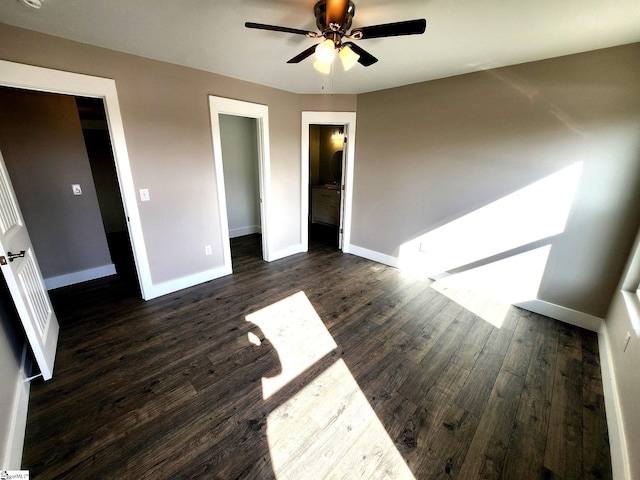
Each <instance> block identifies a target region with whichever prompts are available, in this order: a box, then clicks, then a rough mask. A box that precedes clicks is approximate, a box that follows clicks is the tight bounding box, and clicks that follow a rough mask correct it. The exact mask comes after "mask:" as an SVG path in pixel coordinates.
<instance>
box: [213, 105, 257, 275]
mask: <svg viewBox="0 0 640 480" xmlns="http://www.w3.org/2000/svg"><path fill="white" fill-rule="evenodd" d="M219 119H220V141H221V147H222V164H223V170H224V185H225V195H226V203H227V221H228V225H229V239H230V243H231V258H232V262H233V264H234V265H235V264H236V263H237V262H238V261H239V259H241V258H242V257H246V256H251V257H255V256H257V257H260V258H262V248H261V244H262V241H261V236H262V228H261V219H260V217H261V214H260V167H259V158H260V157H259V154H258V144H259V142H258V136H257V134H258V125H257V119H255V118H250V117H243V116H239V115H227V114H222V113H221V114H220V115H219Z"/></svg>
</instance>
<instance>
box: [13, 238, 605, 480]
mask: <svg viewBox="0 0 640 480" xmlns="http://www.w3.org/2000/svg"><path fill="white" fill-rule="evenodd" d="M232 252H233V258H234V260H233V265H234V272H235V273H234V274H233V275H231V276H227V277H225V278H221V279H218V280H215V281H211V282H208V283H206V284H203V285H200V286H197V287H193V288H190V289H187V290H183V291H181V292H177V293H175V294H171V295H167V296H164V297H161V298H159V299H155V300H152V301H149V302H144V301H142V300H140V299H139V298H136V296H137V292H136V291H135V288H132V286H131V283H126V282H119V281H118V280H117V278H110V279H103V280H98V281H93V282H88V283H85V284H82V285H79V286H73V287H67V288H64V289H59V290H57V291H54V292H52V300H53V303H54V307H55V309H56V312H57V314H58V318H59V321H60V325H61V331H60V340H59V347H58V354H57V359H56V367H55V373H54V377H53V379H52V380H51V381H49V382H46V383H45V382H40V381H35V382H34V383H33V385H32V389H31V398H30V404H29V414H28V424H27V432H26V440H25V449H24V456H23V468H25V469H28V470H29V471H30V473H31V475H32V478H37V479H50V478H71V479H96V478H127V479H129V478H154V479H155V478H211V479H218V478H219V479H234V478H243V479H245V478H255V479H275V478H277V479H288V480H293V479H320V478H345V479H350V478H366V479H372V478H387V479H388V478H415V479H436V478H438V479H439V478H459V479H479V478H506V479H511V478H515V479H531V478H553V479H576V478H597V479H606V478H611V465H610V456H609V441H608V435H607V426H606V418H605V412H604V400H603V393H602V380H601V376H600V364H599V358H598V348H597V337H596V335H595V334H594V333H592V332H588V331H585V330H582V329H579V328H574V327H571V326H568V325H565V324H561V323H559V322H556V321H553V320H551V319H549V318H546V317H543V316H540V315H536V314H533V313H530V312H527V311H524V310H520V309H517V308H513V307H512V308H511V309H510V310H509V312H508V315H507V317H506V318H505V320H504V323H503V324H502V326H501V328H496V327H494V326H492V325H491V324H489V323H487V322H485V321H484V320H483V319H482V318H480V317H478V316H476V315H474V314H473V313H471V312H469V311H467V310H465V309H464V308H462V307H461V306H460V305H458V304H457V303H455V302H453V301H451V300H449V299H448V298H447V297H445V296H444V295H442V294H441V293H439V292H437V291H435V290H434V289H433V288H431V287H430V283H429V282H424V281H417V280H415V279H411V278H408V277H406V276H404V275H403V274H402V273H401V272H399V271H398V270H395V269H393V268H388V267H385V266H383V265H380V264H377V263H374V262H370V261H368V260H365V259H362V258H358V257H355V256H351V255H347V254H342V253H341V252H340V251H337V250H335V249H333V248H329V247H325V246H322V245H314V246H313V248H312V249H311V250H310V252H309V253H307V254H300V255H295V256H293V257H290V258H287V259H283V260H279V261H276V262H272V263H265V262H263V261H262V260H261V255H260V240H259V238H258V237H257V236H250V237H243V238H242V239H237V240H235V241H234V242H233V245H232ZM300 292H303V293H300ZM267 307H268V308H267ZM276 322H280V323H276ZM294 327H298V328H294ZM291 355H297V357H295V358H290V356H291ZM276 380H279V383H278V382H276ZM269 382H274V383H273V384H269ZM276 383H277V387H273V385H275V384H276ZM268 385H271V387H269V388H270V390H267V387H268ZM272 390H273V392H272Z"/></svg>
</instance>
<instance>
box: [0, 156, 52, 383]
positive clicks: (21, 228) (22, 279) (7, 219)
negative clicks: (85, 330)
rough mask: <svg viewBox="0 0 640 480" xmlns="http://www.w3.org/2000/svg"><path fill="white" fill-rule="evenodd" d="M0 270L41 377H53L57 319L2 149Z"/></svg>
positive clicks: (0, 159)
mask: <svg viewBox="0 0 640 480" xmlns="http://www.w3.org/2000/svg"><path fill="white" fill-rule="evenodd" d="M0 269H1V270H2V274H3V275H4V278H5V280H6V282H7V286H8V287H9V292H10V293H11V297H12V298H13V302H14V303H15V306H16V310H17V312H18V315H19V316H20V320H21V321H22V325H23V326H24V330H25V333H26V335H27V340H28V341H29V344H30V345H31V350H32V352H33V355H34V357H35V359H36V362H37V363H38V367H39V368H40V372H42V377H43V378H44V379H45V380H49V379H50V378H51V377H52V376H53V364H54V361H55V356H56V346H57V343H58V330H59V326H58V320H57V319H56V315H55V313H54V312H53V307H52V306H51V300H50V299H49V294H48V293H47V290H46V288H45V286H44V280H43V279H42V273H41V272H40V267H39V266H38V262H37V260H36V257H35V254H34V252H33V247H32V245H31V240H30V238H29V232H27V227H26V226H25V224H24V219H23V218H22V213H21V212H20V208H19V206H18V201H17V199H16V196H15V193H14V191H13V187H12V185H11V181H10V179H9V175H8V173H7V168H6V166H5V164H4V158H3V157H2V152H0Z"/></svg>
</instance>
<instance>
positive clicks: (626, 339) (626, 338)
mask: <svg viewBox="0 0 640 480" xmlns="http://www.w3.org/2000/svg"><path fill="white" fill-rule="evenodd" d="M629 340H631V334H630V333H629V332H627V335H626V336H625V337H624V342H622V351H623V352H626V351H627V347H628V346H629Z"/></svg>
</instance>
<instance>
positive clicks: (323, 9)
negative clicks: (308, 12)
mask: <svg viewBox="0 0 640 480" xmlns="http://www.w3.org/2000/svg"><path fill="white" fill-rule="evenodd" d="M313 14H314V15H315V17H316V26H317V27H318V30H320V31H321V32H322V33H323V34H326V33H330V32H331V31H332V29H331V27H330V26H329V25H328V24H327V0H320V1H319V2H318V3H316V4H315V6H314V7H313ZM355 14H356V6H355V5H354V3H353V2H352V1H351V0H349V2H347V9H346V12H345V15H344V20H343V21H342V23H341V24H340V27H339V29H338V31H340V32H341V33H342V34H345V33H346V32H347V30H349V29H350V28H351V22H352V21H353V17H354V16H355ZM327 38H330V37H327ZM334 41H335V40H334Z"/></svg>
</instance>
